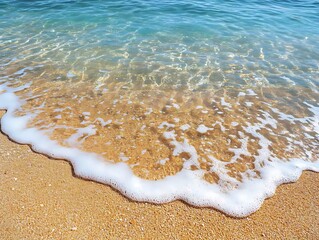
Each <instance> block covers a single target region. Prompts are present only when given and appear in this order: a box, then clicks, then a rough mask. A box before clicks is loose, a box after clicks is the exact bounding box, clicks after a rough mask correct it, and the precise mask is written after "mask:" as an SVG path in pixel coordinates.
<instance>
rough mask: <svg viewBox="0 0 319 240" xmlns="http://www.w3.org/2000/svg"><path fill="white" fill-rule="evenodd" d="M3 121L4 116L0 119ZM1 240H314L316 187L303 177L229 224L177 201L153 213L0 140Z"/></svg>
mask: <svg viewBox="0 0 319 240" xmlns="http://www.w3.org/2000/svg"><path fill="white" fill-rule="evenodd" d="M2 113H3V112H2ZM0 146H1V147H0V169H1V175H0V176H1V177H0V181H1V186H0V192H1V194H0V200H1V203H2V207H1V210H0V236H1V237H0V238H1V239H154V238H156V239H248V238H250V239H318V238H319V232H318V227H319V217H318V216H319V205H318V203H319V196H318V194H317V193H318V191H319V181H318V175H316V173H313V172H304V173H303V174H302V176H301V178H300V179H299V181H298V182H297V183H293V184H286V185H283V186H280V187H279V188H278V189H277V192H276V194H275V196H274V197H272V198H270V199H268V200H266V201H265V202H264V204H263V206H262V207H261V209H260V210H259V211H257V212H256V213H254V214H252V215H251V216H249V217H247V218H243V219H235V218H231V217H228V216H226V215H224V214H223V213H220V212H218V211H216V210H214V209H210V208H195V207H193V206H189V205H187V204H185V203H183V202H181V201H175V202H172V203H169V204H163V205H154V204H149V203H138V202H133V201H130V200H129V199H127V198H125V197H123V196H122V195H121V194H119V193H118V192H117V191H115V190H113V189H112V188H110V187H108V186H105V185H102V184H99V183H95V182H92V181H86V180H83V179H79V178H77V177H75V176H74V175H73V174H72V168H71V166H70V165H69V164H68V163H67V162H66V161H61V160H54V159H49V158H48V157H46V156H43V155H41V154H37V153H34V152H32V150H31V149H30V148H29V147H28V146H25V145H19V144H17V143H14V142H12V141H10V140H9V139H8V137H7V136H5V135H3V134H1V135H0Z"/></svg>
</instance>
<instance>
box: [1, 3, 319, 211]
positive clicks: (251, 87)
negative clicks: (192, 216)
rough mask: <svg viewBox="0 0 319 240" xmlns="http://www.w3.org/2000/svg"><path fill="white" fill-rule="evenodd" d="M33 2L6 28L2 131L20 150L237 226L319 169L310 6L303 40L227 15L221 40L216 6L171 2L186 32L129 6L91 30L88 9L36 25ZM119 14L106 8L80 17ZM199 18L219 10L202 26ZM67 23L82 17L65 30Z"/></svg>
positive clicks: (46, 10) (318, 99)
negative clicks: (282, 188)
mask: <svg viewBox="0 0 319 240" xmlns="http://www.w3.org/2000/svg"><path fill="white" fill-rule="evenodd" d="M48 2H50V1H48ZM310 2H311V1H310ZM24 4H26V5H22V7H21V6H15V11H9V9H10V6H9V5H4V6H5V7H4V8H3V9H4V10H3V12H4V15H5V16H4V17H7V18H8V17H9V16H11V17H13V16H14V15H15V14H17V13H20V12H19V11H18V10H17V9H19V7H20V8H23V9H24V10H25V13H23V14H21V15H20V18H12V19H15V20H14V21H15V23H19V24H9V23H10V22H2V23H1V22H0V27H1V28H0V29H6V30H7V31H6V33H5V34H2V35H1V38H0V46H1V50H0V56H1V57H0V70H1V71H0V108H1V109H6V110H7V112H6V114H5V115H4V116H3V117H2V119H1V128H2V131H3V132H5V133H6V134H7V135H8V136H9V137H10V138H12V139H13V140H14V141H16V142H19V143H24V144H29V145H31V146H32V148H33V149H34V150H35V151H37V152H40V153H44V154H46V155H48V156H51V157H54V158H58V159H66V160H68V161H70V163H71V164H72V165H73V168H74V171H75V173H76V175H78V176H80V177H83V178H87V179H92V180H95V181H98V182H102V183H105V184H109V185H111V186H113V187H115V188H116V189H118V190H119V191H121V192H122V193H123V194H124V195H126V196H128V197H130V198H132V199H134V200H137V201H149V202H154V203H164V202H169V201H173V200H175V199H181V200H184V201H186V202H188V203H190V204H193V205H196V206H209V207H214V208H216V209H219V210H221V211H223V212H226V213H227V214H230V215H233V216H237V217H242V216H246V215H248V214H250V213H252V212H254V211H256V210H257V209H258V208H259V207H260V205H261V204H262V202H263V201H264V199H265V198H267V197H270V196H272V195H273V194H274V192H275V189H276V187H277V186H278V185H280V184H282V183H286V182H292V181H296V180H297V179H298V178H299V176H300V174H301V172H302V171H303V170H312V171H319V92H318V91H319V89H318V76H319V69H318V65H316V64H317V63H318V61H319V59H318V56H319V54H317V53H319V47H318V43H317V41H316V39H317V38H316V36H317V35H316V32H311V30H310V25H311V23H312V22H311V21H313V22H315V20H316V19H315V18H316V17H315V15H314V16H312V15H311V14H313V13H312V12H311V11H310V10H309V8H311V7H313V6H312V5H311V4H310V6H308V5H307V6H305V7H304V9H303V14H304V15H305V16H306V18H307V16H308V15H309V16H312V17H313V18H314V19H311V20H309V21H308V22H307V21H304V22H303V18H300V19H301V20H300V21H301V23H300V24H301V26H302V25H303V24H305V25H304V26H305V27H304V28H303V29H302V31H301V32H298V34H301V35H302V34H303V37H302V38H301V37H299V35H298V36H296V35H295V34H296V32H295V28H296V26H295V25H294V24H296V23H295V22H293V24H292V25H291V28H290V29H286V30H285V31H290V33H291V34H290V35H289V36H286V35H285V34H283V33H281V32H280V31H279V32H277V30H278V28H279V27H283V23H282V22H280V21H277V22H274V23H273V24H274V27H273V29H270V30H269V29H268V28H269V25H268V23H267V24H266V22H267V21H266V20H265V22H264V23H262V22H261V23H260V24H261V26H259V25H258V26H254V25H249V24H250V23H251V18H249V17H248V16H246V15H245V14H244V13H243V15H239V17H240V18H242V20H243V22H244V23H245V24H246V27H247V26H251V27H252V30H251V31H252V32H250V33H249V34H248V32H247V31H248V30H247V29H246V28H244V27H245V24H244V23H243V22H240V23H237V22H236V21H235V19H236V17H235V16H236V14H239V12H236V13H233V12H228V13H227V12H224V13H223V14H226V16H228V17H229V18H230V19H229V21H230V22H231V23H230V25H229V26H228V27H227V28H226V29H225V26H224V25H223V21H222V20H221V19H219V18H216V19H217V20H216V23H215V24H216V27H218V31H217V30H216V29H215V28H212V29H211V28H209V27H210V26H211V24H212V23H211V22H210V21H211V20H212V19H214V17H213V16H212V15H211V13H212V12H211V11H208V10H212V9H211V8H215V5H214V6H213V5H209V4H208V5H207V6H206V8H207V9H208V10H205V9H204V8H202V7H201V6H200V5H196V6H195V8H194V9H195V10H196V9H197V8H198V9H197V10H196V11H195V10H194V11H195V12H194V13H193V12H192V11H190V9H188V8H187V9H188V10H187V9H186V10H187V11H186V12H187V13H185V11H181V12H178V11H177V12H175V10H176V9H178V8H174V9H175V10H174V11H173V12H174V13H172V12H170V11H168V10H167V9H166V7H171V5H170V4H171V3H162V5H160V6H158V8H159V9H160V10H162V11H163V16H164V17H163V18H165V19H166V20H167V21H168V20H169V19H170V17H171V14H173V15H174V16H175V17H176V16H179V14H182V12H183V14H185V15H183V17H184V18H183V19H184V22H183V24H184V25H183V24H182V25H178V26H177V25H176V23H175V22H174V23H173V22H167V24H166V25H165V24H159V25H154V24H153V22H152V21H154V20H152V21H151V23H148V22H146V23H143V24H137V23H138V22H139V23H141V22H140V20H143V19H145V18H146V17H149V15H147V14H150V13H149V12H147V11H146V12H143V14H141V16H140V17H138V16H136V15H134V14H132V15H130V14H129V13H130V11H131V10H130V9H127V8H120V9H117V10H116V11H118V12H119V14H120V16H122V15H121V14H124V13H127V14H128V17H127V18H128V19H127V21H123V19H122V18H123V16H122V17H120V16H118V15H117V16H114V15H112V14H111V12H112V11H111V10H106V11H105V12H99V11H97V13H96V15H94V17H93V19H91V20H89V19H86V18H84V20H83V22H81V21H79V19H77V17H76V15H72V14H71V13H70V12H68V11H70V9H73V8H75V9H77V8H79V7H80V6H78V5H75V6H73V7H71V8H70V9H69V8H66V9H64V8H63V7H62V8H61V6H60V5H59V4H57V6H55V5H54V6H51V5H50V4H49V5H41V6H38V5H37V7H38V8H39V9H42V10H41V11H43V12H41V11H40V10H39V13H37V14H35V16H32V15H28V14H27V13H29V10H28V7H29V5H28V4H27V3H24ZM99 4H102V5H99ZM108 4H110V5H108ZM224 4H226V3H224ZM62 5H63V4H62ZM111 5H112V4H111V3H100V2H99V3H96V2H94V1H93V2H92V3H91V5H90V4H89V5H88V6H86V5H85V6H82V7H83V9H82V11H83V12H84V13H81V14H84V15H85V16H86V17H88V16H90V14H92V12H91V11H92V6H94V7H97V8H98V7H103V6H104V7H106V6H108V7H111V8H112V7H113V8H112V9H114V6H113V5H112V6H111ZM226 5H227V4H226ZM48 6H50V7H48ZM86 7H87V8H86ZM51 8H53V9H55V10H54V12H51V10H50V9H51ZM220 8H221V9H223V11H225V9H227V6H225V5H223V4H221V5H220ZM292 8H293V6H292ZM57 9H59V10H57ZM147 9H149V10H150V11H151V9H152V7H151V6H148V7H147ZM163 9H166V10H165V11H164V10H163ZM221 9H219V10H220V11H221ZM73 10H74V9H73ZM85 10H86V11H87V12H85ZM198 11H200V12H201V11H204V12H205V11H206V12H207V11H208V12H207V15H205V16H202V15H201V14H200V16H199V20H198V22H196V21H195V22H194V23H192V22H191V21H190V20H191V19H193V18H194V14H195V15H197V12H198ZM216 11H217V10H216ZM278 11H280V10H278ZM151 12H152V11H151ZM63 13H70V14H71V16H65V20H69V21H66V25H65V26H64V25H63V24H62V23H61V22H60V21H61V20H62V19H63V17H64V16H63ZM52 14H53V16H55V17H57V19H58V20H55V21H53V20H52V19H53V18H52ZM262 14H263V15H262V16H263V18H264V19H268V17H269V16H270V15H271V14H270V13H267V11H266V12H263V13H262ZM269 14H270V15H269ZM285 14H286V15H283V16H282V17H283V18H285V17H288V16H290V15H289V13H287V12H285ZM106 15H107V16H108V17H109V18H108V20H105V21H107V24H106V27H105V26H104V25H103V23H105V22H104V20H103V19H104V18H103V17H106ZM4 17H2V18H4ZM307 19H308V18H307ZM26 20H28V21H26ZM186 20H188V21H186ZM204 20H205V21H204ZM108 21H109V22H108ZM245 21H246V22H245ZM253 22H254V23H257V22H256V21H253ZM185 24H186V25H185ZM263 24H264V25H263ZM307 24H308V25H307ZM309 24H310V25H309ZM26 26H28V28H26ZM185 26H189V27H190V28H189V29H188V30H187V29H185V28H184V27H185ZM26 29H28V30H26ZM174 29H176V31H173V30H174ZM267 29H268V30H269V31H268V30H267ZM105 31H106V33H105ZM226 33H227V34H228V35H227V34H226ZM251 33H255V34H254V35H251ZM252 36H254V37H252Z"/></svg>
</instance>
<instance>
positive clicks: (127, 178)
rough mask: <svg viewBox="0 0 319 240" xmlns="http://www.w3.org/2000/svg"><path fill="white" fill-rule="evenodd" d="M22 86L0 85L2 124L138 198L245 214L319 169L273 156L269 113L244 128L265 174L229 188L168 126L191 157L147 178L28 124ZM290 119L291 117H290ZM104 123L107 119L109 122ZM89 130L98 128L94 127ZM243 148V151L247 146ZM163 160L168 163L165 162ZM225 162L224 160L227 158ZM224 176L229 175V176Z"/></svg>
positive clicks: (318, 114)
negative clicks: (265, 131)
mask: <svg viewBox="0 0 319 240" xmlns="http://www.w3.org/2000/svg"><path fill="white" fill-rule="evenodd" d="M21 89H22V88H21V87H18V88H9V87H7V86H6V84H2V85H0V93H1V94H0V108H2V109H6V110H7V111H6V113H5V115H4V116H3V117H2V119H1V128H2V131H3V132H4V133H5V134H7V135H8V136H9V137H10V138H11V139H13V140H14V141H16V142H19V143H22V144H29V145H30V146H31V147H32V149H33V150H34V151H36V152H39V153H43V154H45V155H48V156H50V157H53V158H56V159H66V160H68V161H69V162H70V163H71V164H72V166H73V169H74V172H75V174H76V175H77V176H80V177H82V178H86V179H91V180H94V181H97V182H101V183H105V184H108V185H111V186H112V187H114V188H116V189H118V190H119V191H120V192H121V193H122V194H124V195H125V196H127V197H129V198H131V199H133V200H136V201H146V202H153V203H166V202H170V201H173V200H176V199H180V200H183V201H185V202H187V203H190V204H192V205H195V206H202V207H204V206H205V207H213V208H216V209H218V210H220V211H223V212H225V213H227V214H229V215H231V216H234V217H244V216H247V215H249V214H251V213H253V212H255V211H256V210H257V209H259V208H260V206H261V204H262V202H263V201H264V199H266V198H268V197H270V196H272V195H273V194H274V193H275V190H276V187H277V186H278V185H280V184H282V183H286V182H294V181H296V180H297V179H298V178H299V177H300V174H301V172H302V171H303V170H312V171H317V172H318V171H319V163H318V161H316V162H310V161H309V162H308V161H303V160H300V159H290V161H289V162H282V161H278V159H276V157H274V156H271V154H270V152H269V146H270V145H271V142H270V141H269V140H268V139H266V138H265V137H264V136H263V135H261V134H260V133H259V132H258V130H259V129H261V127H264V126H266V125H267V124H269V125H271V126H272V125H273V126H274V125H275V124H276V122H275V121H273V120H271V119H269V118H270V117H269V116H268V115H266V114H264V118H263V119H262V121H261V122H262V123H261V125H248V126H247V127H246V128H245V131H246V132H247V133H250V134H251V135H253V136H255V137H256V138H258V139H259V140H260V146H261V149H259V150H258V156H257V159H256V163H258V162H263V163H264V166H263V167H257V168H258V170H259V171H260V178H243V179H242V181H241V183H239V182H238V187H237V188H233V189H232V188H229V189H227V191H225V188H223V187H222V186H220V185H216V184H215V185H214V184H209V183H208V182H206V181H203V179H202V177H203V174H204V172H203V171H202V170H197V171H193V170H191V169H190V165H192V164H195V165H197V164H199V163H198V156H197V155H198V153H197V150H196V149H195V148H194V146H192V145H191V144H189V143H188V141H187V140H184V141H183V142H179V141H178V140H177V139H176V134H175V132H174V130H171V131H167V130H166V132H164V137H165V138H166V139H168V140H169V141H170V143H171V144H172V145H173V146H174V150H173V155H178V154H179V153H181V152H187V153H189V155H190V158H189V159H188V160H187V161H185V163H184V167H183V169H182V170H181V171H180V172H178V173H177V174H175V175H173V176H167V177H165V178H164V179H160V180H156V181H152V180H145V179H142V178H140V177H137V176H136V175H134V174H133V172H132V170H131V169H130V167H129V166H128V165H127V164H126V163H125V162H120V163H108V162H107V161H105V159H103V157H101V156H100V155H99V154H95V153H90V152H84V151H81V150H79V149H77V148H74V147H64V146H61V145H59V144H58V143H57V142H56V141H54V140H51V139H50V138H48V137H47V136H46V135H45V134H44V132H43V131H40V130H38V129H36V128H34V127H28V121H29V120H30V119H31V118H32V114H31V113H30V114H29V115H28V114H26V115H24V116H15V114H14V113H15V111H17V110H18V109H19V108H21V106H22V105H23V104H24V100H22V99H19V97H18V96H17V95H16V94H15V92H17V91H20V90H21ZM307 105H308V106H309V110H310V111H311V112H312V113H313V114H314V116H313V117H311V118H307V119H306V120H305V121H308V122H312V123H313V126H314V129H315V131H316V134H317V136H316V137H317V138H318V136H319V135H318V134H319V132H318V122H319V111H318V109H319V108H318V107H315V106H313V105H311V104H308V103H307ZM274 111H276V110H274ZM282 117H284V116H282ZM285 119H287V121H292V119H291V117H289V118H285ZM298 121H301V120H300V119H299V120H298ZM102 122H103V123H104V121H102ZM164 127H165V128H168V129H169V128H171V127H172V124H169V123H167V122H163V123H162V124H161V125H160V128H164ZM184 129H186V127H184V128H183V130H184ZM87 130H88V131H89V132H91V131H93V130H92V129H87ZM202 130H203V126H202V127H200V129H199V132H203V131H202ZM205 130H207V128H205ZM204 132H206V131H204ZM239 151H241V150H239ZM242 151H243V152H244V151H245V149H242ZM238 154H240V152H239V153H238ZM122 157H124V155H123V156H122ZM269 157H271V158H272V161H267V162H266V161H264V160H265V159H268V158H269ZM215 160H216V163H218V162H219V161H218V160H217V159H215ZM165 161H166V160H165ZM163 164H165V162H164V161H163ZM220 164H221V165H223V163H222V162H220ZM221 165H220V166H221ZM216 166H217V165H216V164H215V167H216ZM220 169H222V168H220ZM224 177H227V176H226V175H224ZM231 181H234V179H231Z"/></svg>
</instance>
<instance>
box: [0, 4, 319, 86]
mask: <svg viewBox="0 0 319 240" xmlns="http://www.w3.org/2000/svg"><path fill="white" fill-rule="evenodd" d="M318 22H319V2H318V1H315V0H306V1H262V2H260V1H239V0H238V1H222V0H214V1H193V0H191V1H174V0H172V1H96V0H94V1H58V0H56V1H54V0H50V1H11V0H8V1H6V0H1V1H0V47H1V50H0V64H1V65H4V64H6V63H8V62H10V61H11V60H12V59H15V62H17V61H19V62H20V63H21V64H23V65H29V64H28V63H31V62H38V63H43V64H45V65H50V66H51V67H53V68H59V69H62V70H63V71H65V72H68V71H69V70H70V69H72V70H74V71H86V72H87V73H88V74H89V75H90V77H89V78H90V79H94V78H98V77H99V74H101V73H100V72H99V70H101V71H108V72H109V73H111V74H113V75H114V76H115V78H116V79H117V81H124V82H132V83H134V82H135V81H137V80H136V79H137V78H139V77H141V76H142V78H143V79H144V81H145V83H146V84H156V85H165V84H169V85H187V86H188V87H190V88H192V89H198V88H207V87H208V86H211V87H215V88H216V87H220V86H222V87H223V86H229V85H230V86H241V85H245V84H248V85H267V84H282V85H286V84H297V85H303V86H307V87H311V88H313V87H315V88H318V85H319V80H318V78H319V77H318V76H319V74H318V73H319V70H318V69H319V67H318V61H319V26H318ZM22 62H23V63H22ZM240 74H250V75H251V77H249V78H247V77H246V78H245V77H241V76H240ZM62 75H63V74H62ZM60 77H61V78H63V77H65V76H60Z"/></svg>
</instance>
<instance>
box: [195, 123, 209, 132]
mask: <svg viewBox="0 0 319 240" xmlns="http://www.w3.org/2000/svg"><path fill="white" fill-rule="evenodd" d="M209 130H213V128H209V127H206V126H205V125H204V124H200V125H199V126H198V127H197V129H196V131H197V132H199V133H202V134H204V133H206V132H207V131H209Z"/></svg>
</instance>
